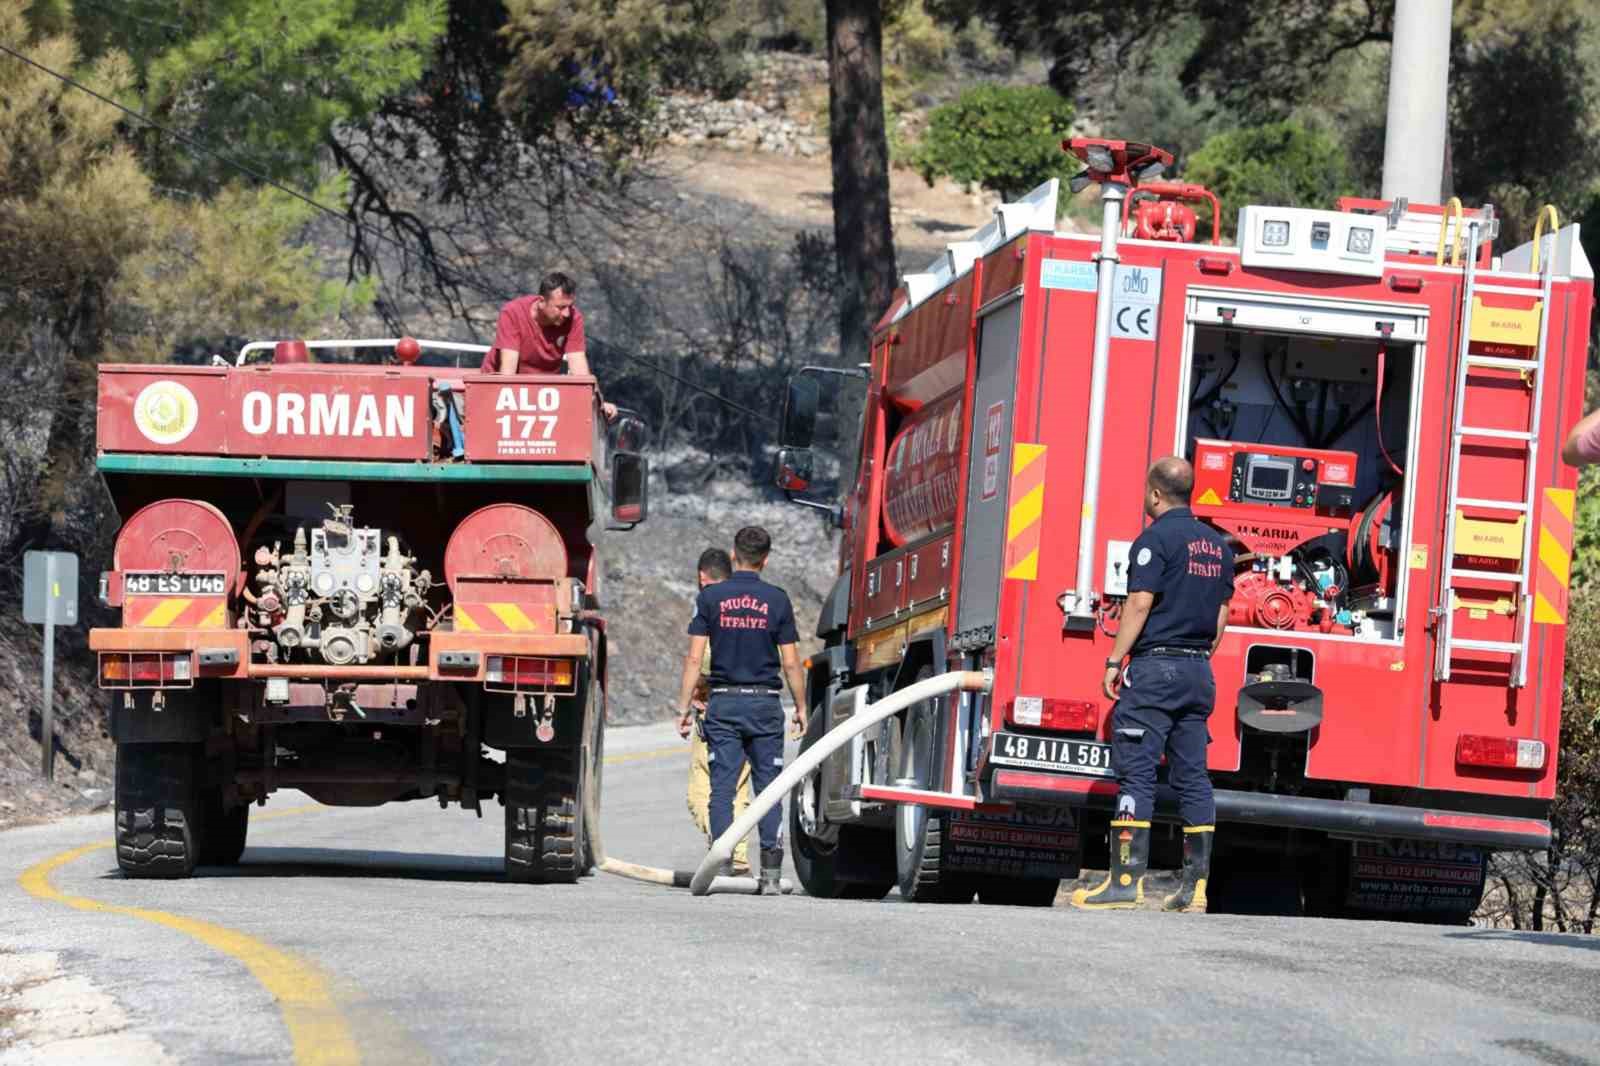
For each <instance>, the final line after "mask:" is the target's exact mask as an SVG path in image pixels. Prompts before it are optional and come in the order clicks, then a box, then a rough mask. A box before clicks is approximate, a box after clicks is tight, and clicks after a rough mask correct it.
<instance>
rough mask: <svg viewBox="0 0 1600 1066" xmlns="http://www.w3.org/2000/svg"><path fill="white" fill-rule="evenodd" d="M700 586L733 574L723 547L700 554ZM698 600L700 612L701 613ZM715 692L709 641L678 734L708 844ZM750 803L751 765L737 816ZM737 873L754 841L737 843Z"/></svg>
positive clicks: (693, 808)
mask: <svg viewBox="0 0 1600 1066" xmlns="http://www.w3.org/2000/svg"><path fill="white" fill-rule="evenodd" d="M696 571H697V576H698V578H699V581H700V587H701V588H706V587H708V586H711V585H715V584H716V583H717V582H719V581H726V580H728V579H729V578H730V577H732V576H733V559H732V557H731V556H729V555H728V553H727V552H726V551H724V550H723V549H721V548H707V549H706V550H705V551H703V552H701V553H700V562H699V564H698V566H697V567H696ZM698 610H699V607H698V603H697V605H696V611H697V612H698ZM710 694H711V648H710V645H709V644H708V645H707V647H706V650H705V652H704V653H703V654H702V656H701V658H700V680H699V683H698V684H697V685H696V686H695V690H694V701H693V708H694V714H693V715H692V716H691V715H684V716H682V717H680V718H679V719H678V735H679V736H681V737H683V738H685V739H686V740H688V741H689V789H688V793H687V799H688V802H689V816H690V817H691V818H693V819H694V824H695V826H696V828H698V829H699V830H700V832H701V834H702V835H703V836H705V838H706V843H707V844H710V843H712V842H713V841H714V840H715V839H716V838H715V837H713V836H712V835H711V749H710V748H708V747H706V738H705V735H704V734H705V731H704V730H703V729H701V728H700V724H701V720H702V719H704V718H705V710H706V702H707V700H708V698H709V697H710ZM748 806H750V764H749V763H748V762H747V763H745V766H744V769H742V770H740V771H739V789H738V792H737V794H736V795H735V798H734V801H733V816H734V817H735V818H737V817H739V815H741V814H743V813H744V809H745V808H746V807H748ZM733 873H734V876H736V877H744V876H748V875H749V873H750V844H749V841H747V840H741V841H739V843H737V844H735V845H734V846H733Z"/></svg>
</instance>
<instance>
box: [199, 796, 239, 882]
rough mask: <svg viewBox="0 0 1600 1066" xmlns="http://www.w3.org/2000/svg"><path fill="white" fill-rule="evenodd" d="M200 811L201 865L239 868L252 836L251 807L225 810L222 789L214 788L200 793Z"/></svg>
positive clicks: (237, 806) (234, 807)
mask: <svg viewBox="0 0 1600 1066" xmlns="http://www.w3.org/2000/svg"><path fill="white" fill-rule="evenodd" d="M201 807H202V808H203V811H202V814H201V819H200V823H201V826H202V827H203V828H202V832H201V833H200V865H201V866H233V865H235V864H237V863H238V861H239V856H241V855H243V854H244V843H245V837H246V836H247V835H249V832H250V805H249V804H248V803H240V804H237V805H236V806H233V807H228V808H224V807H223V805H222V788H221V786H213V787H210V788H207V789H204V790H203V791H202V792H201Z"/></svg>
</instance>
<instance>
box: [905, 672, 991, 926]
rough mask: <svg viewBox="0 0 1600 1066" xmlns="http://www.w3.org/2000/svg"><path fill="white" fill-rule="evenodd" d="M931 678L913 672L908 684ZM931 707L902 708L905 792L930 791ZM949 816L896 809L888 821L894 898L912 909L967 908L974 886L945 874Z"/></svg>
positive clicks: (934, 746)
mask: <svg viewBox="0 0 1600 1066" xmlns="http://www.w3.org/2000/svg"><path fill="white" fill-rule="evenodd" d="M932 676H933V667H932V666H924V667H923V668H922V669H921V670H918V671H917V676H916V677H915V678H913V679H912V682H913V683H915V682H917V681H924V680H926V679H927V678H930V677H932ZM937 713H938V710H937V705H936V703H935V702H934V701H932V700H925V701H923V702H922V703H918V704H915V705H913V706H911V707H908V708H906V714H905V724H904V726H903V727H902V729H901V741H900V744H899V749H900V751H899V758H898V759H897V760H896V765H897V767H898V777H897V778H896V782H897V783H899V782H905V783H906V785H907V786H908V787H911V788H919V789H920V788H930V787H933V786H934V785H935V782H934V752H935V751H936V750H937V740H938V735H937V734H938V719H937ZM949 825H950V816H949V813H948V812H946V811H935V810H930V809H929V808H927V807H923V806H920V805H917V804H910V803H902V804H901V805H900V809H899V810H898V811H896V812H895V817H894V845H895V847H894V854H895V870H896V872H897V873H898V874H899V882H900V895H901V896H902V897H903V898H904V899H906V900H907V901H909V902H912V903H971V902H972V897H973V895H974V894H975V893H976V892H977V882H976V881H975V880H974V879H973V878H972V877H970V876H967V875H964V874H959V873H956V872H955V871H953V870H952V869H950V866H951V860H950V853H949V849H948V847H947V842H948V839H949V831H948V827H949Z"/></svg>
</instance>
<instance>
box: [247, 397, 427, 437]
mask: <svg viewBox="0 0 1600 1066" xmlns="http://www.w3.org/2000/svg"><path fill="white" fill-rule="evenodd" d="M380 400H381V401H382V402H381V404H380V402H379V401H380ZM240 414H241V417H240V420H239V421H240V424H241V425H242V426H243V427H244V431H245V432H246V433H249V434H251V435H253V436H257V437H260V436H265V435H267V434H275V435H277V436H280V437H374V438H377V437H401V438H406V437H414V436H416V433H417V404H416V398H415V397H413V396H381V397H380V396H374V395H372V394H371V393H367V394H365V395H361V396H352V395H350V394H349V393H325V392H314V393H311V394H310V395H309V396H306V395H302V394H301V393H298V392H288V391H285V392H280V393H276V394H273V393H268V392H262V391H260V390H255V391H252V392H247V393H245V394H244V407H243V410H242V411H241V412H240Z"/></svg>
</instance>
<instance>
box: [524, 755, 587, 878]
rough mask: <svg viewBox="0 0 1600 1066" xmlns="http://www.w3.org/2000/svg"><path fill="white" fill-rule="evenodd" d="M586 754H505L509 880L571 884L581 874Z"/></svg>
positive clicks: (585, 852)
mask: <svg viewBox="0 0 1600 1066" xmlns="http://www.w3.org/2000/svg"><path fill="white" fill-rule="evenodd" d="M584 776H585V775H584V771H583V751H582V749H581V748H580V749H577V750H569V751H551V750H548V749H544V748H510V749H508V750H507V751H506V790H505V796H504V797H503V798H504V800H505V805H506V879H507V880H509V881H515V882H521V883H528V884H556V883H561V884H571V883H572V882H574V881H576V880H577V879H578V878H579V877H581V876H582V875H583V866H584V865H585V863H586V861H587V856H588V850H587V849H588V845H587V843H586V842H585V839H584V838H585V834H584V821H585V818H584V816H585V813H586V812H585V805H584V796H583V792H582V788H581V787H580V785H581V782H582V780H583V778H584Z"/></svg>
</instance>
